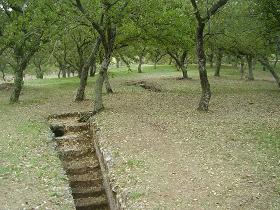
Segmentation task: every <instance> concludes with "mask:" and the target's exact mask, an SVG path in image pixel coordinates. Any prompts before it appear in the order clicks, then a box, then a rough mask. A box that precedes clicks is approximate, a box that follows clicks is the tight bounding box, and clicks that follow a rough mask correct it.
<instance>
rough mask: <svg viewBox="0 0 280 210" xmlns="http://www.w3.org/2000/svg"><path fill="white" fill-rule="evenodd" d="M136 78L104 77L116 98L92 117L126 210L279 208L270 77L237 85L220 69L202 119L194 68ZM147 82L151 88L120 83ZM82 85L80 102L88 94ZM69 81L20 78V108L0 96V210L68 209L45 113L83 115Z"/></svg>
mask: <svg viewBox="0 0 280 210" xmlns="http://www.w3.org/2000/svg"><path fill="white" fill-rule="evenodd" d="M144 72H146V73H142V74H136V73H128V72H127V71H126V70H122V71H115V70H114V71H113V72H112V73H111V76H112V86H113V87H114V90H115V93H114V94H112V95H105V97H104V103H105V107H106V110H105V111H104V112H102V113H101V114H99V115H98V116H97V122H98V126H99V128H100V132H99V133H100V137H101V139H100V141H101V144H102V146H103V147H105V148H106V150H107V151H109V152H110V153H111V156H112V163H113V168H112V174H111V177H113V178H114V182H115V185H116V186H118V188H117V190H118V191H119V192H121V193H122V194H123V196H124V197H126V198H127V208H128V209H218V208H220V209H279V208H280V140H279V139H280V108H279V107H280V97H279V94H280V91H279V89H277V86H276V85H275V84H274V83H273V81H272V80H271V76H270V75H269V74H268V73H266V72H262V71H257V72H256V75H255V76H256V81H254V82H248V81H245V80H240V79H239V76H238V70H233V69H231V68H228V67H225V68H223V70H222V73H221V74H222V77H221V78H214V77H212V76H211V74H213V73H212V71H210V72H209V75H210V81H211V84H212V90H213V97H212V100H211V105H210V112H209V113H207V114H206V113H201V112H198V111H196V107H197V103H198V100H199V96H200V85H199V80H198V75H197V70H195V68H194V67H192V68H191V69H190V75H191V77H192V78H193V79H192V80H177V78H178V77H179V76H180V72H177V71H175V70H174V69H173V68H171V67H168V66H160V67H159V68H158V70H157V71H154V70H152V67H146V68H145V69H144ZM143 80H144V81H148V82H149V83H151V84H155V86H156V87H158V88H160V89H161V90H162V91H161V92H152V91H148V90H145V89H143V88H141V87H136V86H127V83H126V82H131V81H143ZM93 82H94V79H92V80H91V81H90V83H89V87H88V90H87V95H88V98H91V97H92V94H91V93H92V85H93ZM77 83H78V79H77V78H70V79H60V80H58V79H47V80H41V81H40V80H33V81H26V83H25V85H26V87H25V89H24V92H23V95H22V97H21V102H20V103H19V104H16V105H9V104H8V96H9V91H0V113H1V114H0V117H1V122H2V123H1V124H0V129H1V133H0V149H1V157H0V159H1V171H0V172H1V173H0V192H1V197H0V204H1V208H4V209H24V208H25V209H32V208H35V209H36V207H37V209H73V202H72V201H71V197H70V193H69V189H68V187H67V180H66V178H65V175H64V174H63V171H62V169H61V166H60V162H59V159H58V158H57V156H56V155H55V152H54V149H53V146H52V142H51V140H50V134H49V132H48V125H47V123H46V119H45V117H46V116H48V115H49V114H53V113H62V112H71V111H81V110H82V111H86V110H91V109H92V107H93V104H92V102H91V100H87V101H85V102H82V103H74V102H72V101H73V98H74V93H75V89H76V87H77Z"/></svg>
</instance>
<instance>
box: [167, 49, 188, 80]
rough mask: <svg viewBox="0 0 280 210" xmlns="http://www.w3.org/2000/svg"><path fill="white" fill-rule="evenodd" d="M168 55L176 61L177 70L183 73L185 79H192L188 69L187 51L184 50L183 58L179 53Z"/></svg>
mask: <svg viewBox="0 0 280 210" xmlns="http://www.w3.org/2000/svg"><path fill="white" fill-rule="evenodd" d="M167 53H168V54H169V55H170V57H171V58H173V60H174V61H175V64H176V68H177V70H178V71H182V74H183V79H190V78H189V76H188V70H187V67H186V61H187V60H188V52H187V50H184V51H183V53H182V55H181V56H179V55H178V53H172V52H171V51H168V52H167Z"/></svg>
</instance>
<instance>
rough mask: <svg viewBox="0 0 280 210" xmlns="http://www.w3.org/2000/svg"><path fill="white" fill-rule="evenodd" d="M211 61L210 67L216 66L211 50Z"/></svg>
mask: <svg viewBox="0 0 280 210" xmlns="http://www.w3.org/2000/svg"><path fill="white" fill-rule="evenodd" d="M209 63H210V68H213V67H214V53H213V52H211V54H210V55H209Z"/></svg>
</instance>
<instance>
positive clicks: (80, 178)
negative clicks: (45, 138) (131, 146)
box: [50, 116, 110, 210]
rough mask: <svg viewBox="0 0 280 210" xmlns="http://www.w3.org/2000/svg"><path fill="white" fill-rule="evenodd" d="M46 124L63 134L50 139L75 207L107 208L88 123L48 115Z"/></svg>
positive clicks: (82, 208) (86, 208)
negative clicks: (66, 177) (52, 141)
mask: <svg viewBox="0 0 280 210" xmlns="http://www.w3.org/2000/svg"><path fill="white" fill-rule="evenodd" d="M50 123H51V125H53V126H60V128H63V130H64V132H63V133H64V135H63V136H60V137H57V136H56V137H55V138H54V140H55V142H56V149H57V152H58V154H59V158H60V159H61V161H62V164H63V168H64V170H65V172H66V174H67V176H68V179H69V185H70V187H71V190H72V196H73V199H74V202H75V206H76V209H77V210H95V209H96V210H103V209H104V210H105V209H110V208H109V203H108V199H107V196H106V192H105V189H104V186H103V180H102V172H101V168H100V164H99V161H98V158H97V156H96V153H95V148H94V145H93V143H92V140H91V135H90V128H89V124H88V123H78V122H77V119H76V118H75V117H73V116H72V117H71V116H70V117H69V116H68V117H65V116H64V117H57V118H52V119H50Z"/></svg>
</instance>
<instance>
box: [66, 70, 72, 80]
mask: <svg viewBox="0 0 280 210" xmlns="http://www.w3.org/2000/svg"><path fill="white" fill-rule="evenodd" d="M67 77H68V78H69V77H71V70H70V69H67Z"/></svg>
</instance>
